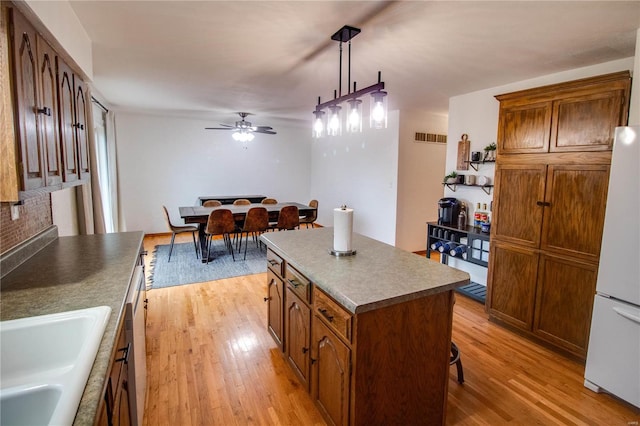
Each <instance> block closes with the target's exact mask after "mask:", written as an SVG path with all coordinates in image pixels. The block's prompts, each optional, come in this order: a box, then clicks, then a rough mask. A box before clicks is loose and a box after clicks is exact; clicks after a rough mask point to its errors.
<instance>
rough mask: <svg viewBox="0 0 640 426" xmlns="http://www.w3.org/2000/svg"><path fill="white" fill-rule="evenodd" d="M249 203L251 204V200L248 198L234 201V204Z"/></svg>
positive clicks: (244, 204) (243, 204)
mask: <svg viewBox="0 0 640 426" xmlns="http://www.w3.org/2000/svg"><path fill="white" fill-rule="evenodd" d="M249 204H251V201H249V200H247V199H246V198H238V199H237V200H235V201H234V202H233V205H234V206H247V205H249Z"/></svg>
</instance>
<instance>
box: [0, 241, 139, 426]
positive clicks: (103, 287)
mask: <svg viewBox="0 0 640 426" xmlns="http://www.w3.org/2000/svg"><path fill="white" fill-rule="evenodd" d="M143 236H144V234H143V233H142V232H126V233H116V234H106V235H82V236H75V237H59V238H56V239H54V240H53V241H51V242H49V243H48V244H46V245H45V246H44V247H43V248H42V249H41V250H39V251H38V252H37V253H36V254H34V255H33V256H31V257H30V258H29V259H28V260H26V261H25V262H24V263H22V264H21V265H20V266H18V267H17V268H16V269H14V270H13V271H11V272H9V273H8V274H7V275H5V276H4V277H2V282H1V284H0V287H1V290H0V319H2V320H3V321H5V320H11V319H18V318H26V317H30V316H36V315H46V314H52V313H57V312H65V311H71V310H76V309H84V308H91V307H95V306H109V307H110V308H111V315H110V317H109V321H108V323H107V327H106V329H105V332H104V335H103V337H102V342H101V343H100V348H99V349H98V354H97V355H96V359H95V361H94V363H93V368H92V369H91V373H90V375H89V379H88V381H87V385H86V387H85V390H84V393H83V395H82V399H81V401H80V405H79V406H78V411H77V413H76V418H75V420H74V425H87V424H93V422H94V418H95V415H96V411H97V409H98V405H99V403H100V400H101V398H102V397H103V395H104V394H103V389H104V383H105V379H106V375H107V370H108V368H109V365H110V360H111V353H112V351H113V348H114V345H115V340H116V337H117V336H116V333H117V331H118V328H119V325H120V321H121V319H122V313H123V309H124V305H125V300H126V296H127V290H128V288H129V282H130V280H131V276H132V274H133V270H134V268H135V266H136V263H137V260H138V256H139V252H140V247H141V244H142V239H143Z"/></svg>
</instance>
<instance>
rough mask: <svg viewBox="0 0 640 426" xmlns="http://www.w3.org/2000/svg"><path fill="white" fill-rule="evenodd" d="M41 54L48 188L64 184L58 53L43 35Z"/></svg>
mask: <svg viewBox="0 0 640 426" xmlns="http://www.w3.org/2000/svg"><path fill="white" fill-rule="evenodd" d="M36 45H37V52H38V78H37V79H36V80H37V82H38V83H39V87H38V99H39V108H38V109H37V110H36V112H37V113H38V115H37V117H38V121H37V124H38V136H39V137H40V140H41V141H42V146H43V149H44V160H45V161H44V163H45V165H46V168H45V177H46V186H51V185H57V184H59V183H60V182H62V170H61V167H60V161H61V159H60V144H59V142H58V141H59V137H58V100H57V99H56V68H55V66H56V64H55V58H56V55H55V52H54V50H53V49H52V48H51V46H50V45H49V43H47V42H46V41H45V40H44V39H43V38H42V37H41V36H40V35H39V34H38V35H37V37H36Z"/></svg>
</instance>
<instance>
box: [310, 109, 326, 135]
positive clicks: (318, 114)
mask: <svg viewBox="0 0 640 426" xmlns="http://www.w3.org/2000/svg"><path fill="white" fill-rule="evenodd" d="M313 115H315V118H314V119H313V133H312V135H313V137H314V138H316V139H318V138H321V137H323V136H324V127H325V125H324V116H325V112H324V111H313Z"/></svg>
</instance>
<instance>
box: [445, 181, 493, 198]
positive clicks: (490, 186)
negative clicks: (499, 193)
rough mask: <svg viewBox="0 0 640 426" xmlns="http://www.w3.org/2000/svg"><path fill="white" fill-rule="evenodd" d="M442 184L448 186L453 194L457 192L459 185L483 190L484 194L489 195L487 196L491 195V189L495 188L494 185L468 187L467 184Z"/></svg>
mask: <svg viewBox="0 0 640 426" xmlns="http://www.w3.org/2000/svg"><path fill="white" fill-rule="evenodd" d="M442 184H443V185H446V187H447V188H449V189H450V190H452V191H453V192H456V189H457V186H458V185H460V186H468V187H470V188H481V189H482V190H483V191H484V192H486V193H487V195H491V189H492V188H493V185H467V184H465V183H446V182H442Z"/></svg>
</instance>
